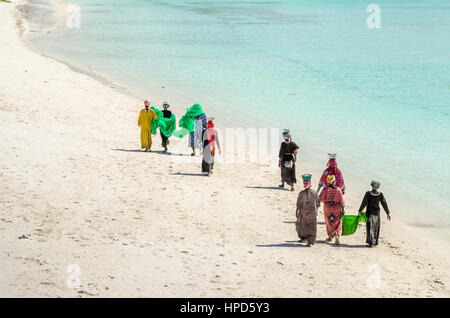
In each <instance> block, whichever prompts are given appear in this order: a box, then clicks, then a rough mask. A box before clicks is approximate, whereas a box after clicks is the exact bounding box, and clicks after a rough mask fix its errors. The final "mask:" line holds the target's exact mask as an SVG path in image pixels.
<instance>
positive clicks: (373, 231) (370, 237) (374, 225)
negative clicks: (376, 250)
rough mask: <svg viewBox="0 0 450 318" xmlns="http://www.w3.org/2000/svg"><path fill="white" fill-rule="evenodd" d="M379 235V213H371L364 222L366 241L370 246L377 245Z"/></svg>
mask: <svg viewBox="0 0 450 318" xmlns="http://www.w3.org/2000/svg"><path fill="white" fill-rule="evenodd" d="M379 236H380V215H379V214H378V215H377V214H371V215H369V217H368V218H367V222H366V243H367V244H369V245H370V246H372V245H378V237H379Z"/></svg>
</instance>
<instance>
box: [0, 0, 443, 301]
mask: <svg viewBox="0 0 450 318" xmlns="http://www.w3.org/2000/svg"><path fill="white" fill-rule="evenodd" d="M21 3H23V2H22V1H13V3H12V4H8V3H0V21H1V23H0V135H1V137H0V138H1V143H0V153H1V156H0V203H1V207H2V208H1V210H0V296H3V297H11V296H19V297H25V296H28V297H37V296H40V297H42V296H43V297H79V296H82V297H86V296H105V297H112V296H122V297H129V296H139V297H140V296H143V297H206V296H208V297H230V296H235V297H253V296H256V297H310V296H315V297H325V296H326V297H350V296H356V297H360V296H362V297H367V296H374V297H399V296H406V297H415V296H429V297H449V296H450V290H449V279H448V278H449V274H448V268H447V265H448V264H449V259H448V256H447V253H446V251H445V250H442V246H441V245H439V244H437V243H435V242H431V241H429V242H427V241H425V242H424V241H423V240H419V239H418V236H411V235H410V234H408V232H406V230H404V228H403V227H402V225H401V222H402V221H401V220H400V219H396V215H395V214H393V221H392V222H390V223H388V222H387V221H386V219H385V218H384V215H383V223H382V228H381V242H380V246H379V247H377V248H375V249H368V248H366V247H364V246H365V245H364V241H365V227H364V226H361V227H360V229H359V230H358V231H357V233H356V234H355V235H352V236H349V237H343V238H342V239H341V242H342V243H343V244H342V245H341V246H340V247H335V246H334V245H330V244H326V243H325V242H323V240H324V238H325V237H326V231H325V228H324V225H323V215H322V214H320V216H319V222H320V223H319V226H318V240H319V242H318V243H317V244H316V245H315V246H314V247H312V248H306V247H302V246H301V245H299V244H298V243H297V242H296V241H297V235H296V231H295V226H294V224H293V221H295V217H294V210H295V200H296V196H297V191H296V192H295V193H292V192H289V191H280V190H275V189H257V188H249V187H257V186H260V187H270V186H276V185H277V184H278V183H279V172H278V170H274V169H272V168H271V166H270V165H269V163H267V164H255V163H248V164H226V163H222V164H218V165H217V167H216V171H215V174H214V176H213V177H211V178H206V177H200V176H196V175H195V174H198V173H199V170H200V158H199V157H197V158H195V160H196V163H189V162H183V161H181V160H175V159H177V158H178V159H186V158H187V157H176V158H175V159H174V157H173V156H172V157H171V156H167V155H163V154H161V153H159V152H153V153H143V152H137V151H132V150H137V149H138V148H139V130H138V128H137V125H136V121H137V116H138V111H139V107H140V105H141V103H142V101H141V100H137V99H134V98H132V97H129V96H125V95H121V94H120V93H118V92H116V91H114V90H113V89H111V88H109V87H107V86H104V85H103V84H101V83H99V82H97V81H95V80H94V79H92V78H90V77H88V76H85V75H82V74H79V73H76V72H73V71H72V70H70V69H69V67H67V66H66V65H64V64H61V63H58V62H56V61H54V60H51V59H49V58H46V57H43V56H40V55H38V54H36V53H33V52H31V51H30V50H28V49H27V48H26V47H25V46H24V44H23V42H22V40H21V38H20V32H19V28H18V26H17V23H16V22H17V21H16V19H18V21H21V12H20V11H19V10H18V7H17V5H18V4H21ZM20 25H21V24H20V23H19V26H20ZM152 100H153V99H152ZM155 102H157V103H160V102H161V100H155ZM180 114H181V111H177V115H178V116H179V115H180ZM186 144H187V140H186V139H183V140H175V139H174V138H172V139H171V145H170V147H171V148H172V149H174V148H176V149H183V151H184V153H185V154H189V149H188V148H187V147H185V145H186ZM159 145H160V139H159V136H158V137H155V138H154V150H160V148H161V147H160V146H159ZM115 149H122V150H130V151H119V150H115ZM299 164H302V163H301V162H300V163H299ZM177 173H180V174H177ZM319 173H320V171H313V174H315V175H318V174H319ZM186 174H187V175H186ZM189 174H193V175H189ZM297 188H299V185H298V186H297ZM358 192H361V191H358ZM358 195H359V196H358ZM360 195H361V193H357V194H356V193H353V192H351V191H350V190H349V192H348V193H347V194H346V197H345V199H346V200H347V201H348V204H349V205H351V206H353V207H357V206H358V204H359V201H360V200H361V197H360ZM22 235H25V237H26V238H23V239H19V237H21V236H22ZM71 264H76V265H78V266H79V267H80V270H81V276H80V279H81V286H80V287H78V288H75V289H73V288H68V287H67V284H66V280H67V278H68V276H69V273H67V268H68V266H69V265H71ZM373 264H374V265H375V267H373V266H372V267H371V265H373ZM371 268H375V270H376V269H377V268H378V269H379V271H380V279H381V286H380V288H376V284H375V285H372V287H375V288H369V287H370V286H368V284H367V279H368V276H369V275H371V274H370V269H371ZM375 282H376V280H375Z"/></svg>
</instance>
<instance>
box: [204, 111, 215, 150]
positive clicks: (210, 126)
mask: <svg viewBox="0 0 450 318" xmlns="http://www.w3.org/2000/svg"><path fill="white" fill-rule="evenodd" d="M206 134H207V137H208V144H209V148H210V149H211V155H213V156H214V155H215V153H216V143H215V140H216V130H215V129H214V123H213V121H212V120H208V122H207V123H206Z"/></svg>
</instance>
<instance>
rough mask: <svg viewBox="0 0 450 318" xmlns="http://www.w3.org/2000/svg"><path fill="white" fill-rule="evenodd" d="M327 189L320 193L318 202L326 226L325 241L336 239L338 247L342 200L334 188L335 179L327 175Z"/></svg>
mask: <svg viewBox="0 0 450 318" xmlns="http://www.w3.org/2000/svg"><path fill="white" fill-rule="evenodd" d="M327 182H328V187H326V188H325V189H323V190H322V192H321V193H320V201H321V202H323V203H324V207H323V214H324V217H325V225H326V226H327V234H328V239H327V241H331V240H332V239H333V238H335V239H336V241H335V243H336V245H339V236H340V235H341V231H342V216H343V215H344V214H345V211H344V198H343V196H342V191H341V189H339V188H338V187H336V177H335V176H333V175H329V176H328V177H327Z"/></svg>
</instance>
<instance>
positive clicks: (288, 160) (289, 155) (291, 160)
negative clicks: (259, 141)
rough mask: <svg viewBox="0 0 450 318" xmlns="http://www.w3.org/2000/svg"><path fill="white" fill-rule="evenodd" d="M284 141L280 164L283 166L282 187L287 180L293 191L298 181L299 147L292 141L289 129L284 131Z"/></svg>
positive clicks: (281, 148)
mask: <svg viewBox="0 0 450 318" xmlns="http://www.w3.org/2000/svg"><path fill="white" fill-rule="evenodd" d="M283 138H284V141H283V142H282V143H281V146H280V153H279V159H280V160H279V162H278V166H279V167H280V168H281V184H280V185H279V187H280V188H284V183H285V182H286V183H287V184H288V185H290V186H291V191H294V183H297V178H296V177H295V162H296V161H297V149H298V148H299V147H298V146H297V144H296V143H295V142H293V141H292V138H291V134H290V133H289V129H285V130H284V131H283Z"/></svg>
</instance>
